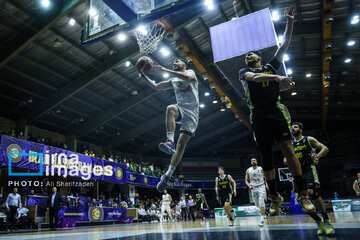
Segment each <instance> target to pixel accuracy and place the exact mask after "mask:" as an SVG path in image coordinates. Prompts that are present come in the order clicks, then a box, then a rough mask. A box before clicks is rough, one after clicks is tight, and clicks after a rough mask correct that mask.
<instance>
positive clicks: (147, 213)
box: [146, 208, 151, 222]
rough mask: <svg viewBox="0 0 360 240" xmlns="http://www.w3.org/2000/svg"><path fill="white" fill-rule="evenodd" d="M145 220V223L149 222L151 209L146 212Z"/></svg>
mask: <svg viewBox="0 0 360 240" xmlns="http://www.w3.org/2000/svg"><path fill="white" fill-rule="evenodd" d="M146 220H147V222H151V208H148V209H147V210H146Z"/></svg>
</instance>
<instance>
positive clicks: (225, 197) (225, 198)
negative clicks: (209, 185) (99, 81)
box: [219, 193, 232, 206]
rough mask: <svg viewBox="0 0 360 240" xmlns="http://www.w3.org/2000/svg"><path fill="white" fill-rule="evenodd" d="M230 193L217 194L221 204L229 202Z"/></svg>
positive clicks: (230, 198)
mask: <svg viewBox="0 0 360 240" xmlns="http://www.w3.org/2000/svg"><path fill="white" fill-rule="evenodd" d="M231 200H232V194H231V193H223V194H222V193H220V194H219V203H220V205H221V206H224V205H225V203H226V202H229V203H230V204H231Z"/></svg>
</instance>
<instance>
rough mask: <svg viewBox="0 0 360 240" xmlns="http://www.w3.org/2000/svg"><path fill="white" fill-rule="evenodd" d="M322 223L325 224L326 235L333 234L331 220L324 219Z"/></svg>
mask: <svg viewBox="0 0 360 240" xmlns="http://www.w3.org/2000/svg"><path fill="white" fill-rule="evenodd" d="M324 225H325V232H326V235H333V234H335V230H334V228H333V226H332V224H331V221H330V220H329V219H326V220H324Z"/></svg>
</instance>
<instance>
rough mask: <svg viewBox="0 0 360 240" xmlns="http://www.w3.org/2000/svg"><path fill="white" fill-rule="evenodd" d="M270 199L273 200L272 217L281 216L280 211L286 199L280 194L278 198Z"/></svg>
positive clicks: (272, 197)
mask: <svg viewBox="0 0 360 240" xmlns="http://www.w3.org/2000/svg"><path fill="white" fill-rule="evenodd" d="M270 198H271V205H270V215H271V216H277V215H279V210H280V207H281V204H282V203H283V202H284V198H283V197H282V196H281V195H280V194H278V196H277V197H275V196H270Z"/></svg>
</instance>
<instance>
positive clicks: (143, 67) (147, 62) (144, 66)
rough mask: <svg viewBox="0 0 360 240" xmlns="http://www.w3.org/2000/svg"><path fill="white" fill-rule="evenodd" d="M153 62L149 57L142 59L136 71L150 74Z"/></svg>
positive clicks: (137, 64)
mask: <svg viewBox="0 0 360 240" xmlns="http://www.w3.org/2000/svg"><path fill="white" fill-rule="evenodd" d="M153 65H154V64H153V61H152V60H151V58H149V57H146V56H144V57H141V58H139V60H138V61H137V63H136V69H137V70H138V72H140V73H149V72H150V71H151V70H152V68H153Z"/></svg>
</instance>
